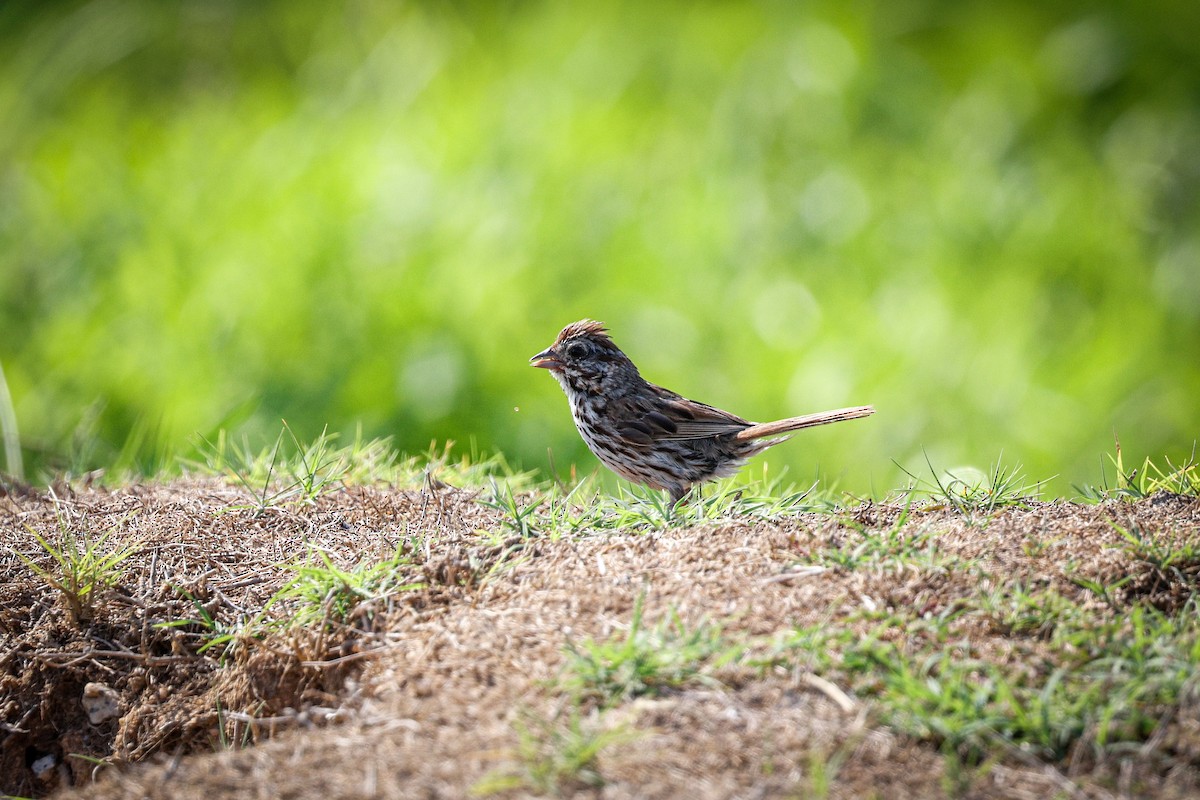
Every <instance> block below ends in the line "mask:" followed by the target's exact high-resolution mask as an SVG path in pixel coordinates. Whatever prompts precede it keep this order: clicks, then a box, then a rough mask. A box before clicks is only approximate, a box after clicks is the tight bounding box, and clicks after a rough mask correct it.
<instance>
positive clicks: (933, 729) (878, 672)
mask: <svg viewBox="0 0 1200 800" xmlns="http://www.w3.org/2000/svg"><path fill="white" fill-rule="evenodd" d="M1041 599H1043V600H1046V599H1047V595H1045V594H1043V595H1042V596H1041ZM1031 602H1032V598H1024V599H1017V600H1016V601H1015V603H1013V604H1012V605H1009V603H1008V601H1000V602H997V599H996V598H991V599H990V600H985V601H983V602H981V604H980V606H979V607H978V609H979V610H981V611H984V613H990V614H998V615H999V616H1000V618H1001V619H1008V620H1015V621H1016V624H1017V625H1018V626H1023V627H1024V628H1025V629H1026V630H1029V631H1036V632H1038V633H1039V634H1040V635H1041V636H1042V638H1043V639H1044V640H1045V642H1046V647H1047V648H1048V651H1047V652H1048V653H1049V656H1048V657H1046V658H1040V659H1038V660H1036V661H1030V660H1028V659H1027V658H1025V657H1024V656H1021V655H1020V654H1019V653H1017V654H1014V655H1013V656H1010V657H1009V658H1004V659H999V660H997V659H996V657H995V655H994V654H992V655H985V654H982V653H980V652H977V651H976V649H975V647H974V645H972V643H971V639H970V638H969V637H968V636H964V635H957V636H956V635H955V634H954V629H953V627H952V625H951V623H952V619H950V618H944V619H933V620H924V619H922V620H909V621H908V622H907V624H903V627H904V628H905V629H906V630H907V635H906V636H905V637H904V638H901V639H897V638H896V637H895V635H894V634H895V631H896V630H897V627H898V624H897V622H896V621H895V620H887V621H885V622H883V623H882V624H879V625H876V626H874V627H873V628H870V629H868V630H867V631H865V632H856V631H854V630H852V629H850V628H848V627H844V628H843V627H837V626H832V627H831V626H829V625H820V626H811V627H805V628H801V629H798V630H797V631H795V632H794V634H793V635H792V636H791V637H789V638H788V639H786V640H784V641H783V642H782V643H781V644H780V646H779V648H778V650H777V653H778V656H777V657H782V658H787V657H788V656H787V653H788V652H789V649H794V650H795V653H796V655H797V656H800V657H801V658H802V659H803V660H804V662H806V663H808V664H810V665H811V666H812V668H813V669H816V670H820V671H822V672H825V673H826V674H828V673H829V672H834V673H840V674H841V675H842V678H841V679H842V680H843V681H844V682H846V683H847V684H849V686H850V687H851V688H853V690H854V691H855V692H856V693H857V694H858V695H859V696H862V697H871V698H874V700H875V702H876V708H877V710H878V712H879V713H880V714H881V716H882V718H883V720H884V721H885V722H886V723H887V724H889V725H891V726H892V727H894V728H896V729H897V730H899V731H901V732H902V733H905V734H907V735H909V736H912V737H915V738H917V739H921V740H925V741H929V742H930V743H932V744H935V745H937V746H939V747H943V748H945V749H947V750H951V751H953V752H955V753H956V754H957V755H958V756H959V757H961V758H962V759H963V761H964V763H966V764H968V765H972V766H977V765H979V764H982V763H984V762H985V761H986V760H987V759H988V758H989V757H990V756H991V755H994V754H995V752H996V750H997V748H1000V749H1001V750H1006V749H1011V748H1015V749H1019V750H1020V751H1021V752H1024V753H1030V754H1035V755H1036V756H1037V757H1039V758H1045V759H1050V760H1061V759H1064V758H1067V757H1069V756H1070V755H1071V754H1072V753H1074V752H1076V751H1077V750H1078V749H1079V748H1084V749H1085V750H1088V751H1092V752H1094V753H1097V754H1104V753H1115V752H1118V751H1121V750H1122V748H1127V747H1128V746H1130V745H1135V746H1136V745H1140V744H1142V743H1145V742H1147V741H1149V740H1150V739H1151V738H1153V737H1155V736H1157V735H1161V734H1162V726H1163V725H1165V724H1169V723H1170V722H1171V721H1172V720H1174V719H1176V718H1181V717H1184V716H1186V715H1189V714H1195V713H1196V711H1197V709H1198V708H1200V693H1198V685H1197V682H1196V675H1197V674H1200V616H1198V615H1197V613H1196V600H1195V598H1193V599H1192V600H1191V601H1190V602H1189V603H1188V604H1187V607H1186V608H1184V609H1183V610H1182V611H1180V612H1179V613H1177V614H1166V613H1163V612H1160V611H1158V610H1156V609H1153V608H1148V607H1143V606H1134V607H1132V608H1131V609H1128V610H1127V611H1126V613H1123V614H1120V615H1111V616H1104V615H1100V616H1098V615H1097V613H1096V609H1094V608H1091V607H1089V606H1085V605H1081V604H1076V603H1072V602H1070V601H1068V600H1066V599H1060V600H1058V601H1055V602H1053V603H1052V605H1053V607H1054V610H1053V612H1050V613H1048V614H1046V615H1045V618H1043V619H1030V618H1029V617H1028V616H1027V611H1028V608H1029V606H1030V603H1031ZM1010 609H1013V610H1015V613H1014V612H1013V611H1012V610H1010ZM776 663H778V662H776Z"/></svg>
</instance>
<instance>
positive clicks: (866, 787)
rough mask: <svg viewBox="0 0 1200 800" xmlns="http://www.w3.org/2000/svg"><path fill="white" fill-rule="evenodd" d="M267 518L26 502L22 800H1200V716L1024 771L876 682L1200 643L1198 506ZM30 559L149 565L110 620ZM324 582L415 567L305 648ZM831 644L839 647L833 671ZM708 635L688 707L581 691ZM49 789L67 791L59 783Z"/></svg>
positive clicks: (363, 513)
mask: <svg viewBox="0 0 1200 800" xmlns="http://www.w3.org/2000/svg"><path fill="white" fill-rule="evenodd" d="M250 499H251V498H249V496H248V494H247V492H246V491H244V490H242V489H238V488H234V487H232V486H230V485H229V484H228V483H224V482H219V481H215V480H198V479H196V480H184V481H177V482H173V483H170V484H166V485H138V486H130V487H126V488H122V489H119V490H105V489H99V488H88V489H78V490H74V491H72V490H69V489H67V488H65V487H60V488H59V489H58V491H57V494H51V493H41V492H31V491H29V492H19V491H17V490H15V489H12V490H9V491H8V492H7V493H6V494H5V495H3V496H0V537H2V542H0V544H2V545H3V547H0V569H2V570H3V574H4V581H3V584H2V585H0V633H2V634H3V637H4V638H3V643H2V644H0V663H2V664H3V666H4V673H3V677H0V715H2V717H0V718H2V720H3V723H2V724H3V726H4V732H3V733H0V736H2V737H3V739H2V744H0V776H3V780H2V782H0V791H3V792H8V793H12V794H18V795H25V796H37V795H44V794H48V793H51V792H53V791H55V790H61V791H63V792H64V796H76V795H78V796H87V797H101V798H107V797H113V798H115V797H161V798H191V797H196V798H201V797H203V798H213V797H293V798H329V797H339V798H341V797H346V798H350V797H363V798H367V797H400V796H403V797H408V796H415V797H462V796H466V795H467V794H469V793H471V792H472V791H474V792H476V793H480V794H489V793H490V794H496V795H498V796H527V795H540V794H557V795H561V796H588V797H592V796H603V797H611V798H623V797H677V796H688V797H689V798H708V797H713V798H718V797H733V796H738V797H765V796H794V797H821V796H828V797H844V798H861V797H872V796H874V797H886V798H902V797H914V798H916V797H939V796H956V797H978V798H985V797H996V798H1000V797H1005V798H1008V797H1016V798H1020V797H1031V798H1039V800H1040V798H1050V797H1096V798H1101V797H1119V796H1141V797H1178V798H1182V797H1196V796H1200V703H1198V702H1197V699H1196V691H1195V687H1194V686H1192V687H1190V689H1189V688H1188V687H1184V690H1183V691H1182V692H1180V693H1179V695H1178V697H1175V698H1174V699H1173V700H1171V701H1170V702H1165V701H1164V702H1159V701H1154V702H1151V701H1149V700H1148V701H1147V704H1148V707H1149V708H1150V710H1152V711H1153V712H1155V713H1157V714H1159V715H1161V719H1160V722H1159V724H1157V725H1156V726H1154V727H1153V730H1151V731H1148V732H1147V734H1146V735H1145V736H1144V737H1142V739H1141V740H1140V741H1136V742H1133V743H1131V744H1128V745H1127V746H1107V745H1106V746H1102V747H1098V746H1096V737H1095V735H1094V733H1095V732H1094V731H1092V732H1087V731H1085V732H1083V733H1081V734H1080V735H1078V736H1077V737H1076V739H1075V740H1073V742H1074V743H1073V744H1072V745H1071V746H1068V747H1067V748H1066V749H1065V750H1064V751H1063V752H1062V753H1060V754H1057V755H1055V754H1047V753H1039V752H1035V751H1034V750H1031V749H1029V748H1019V747H1015V746H1004V745H1003V744H1002V743H997V745H996V747H995V748H994V749H993V750H992V751H990V752H988V753H986V754H985V757H983V758H981V757H980V756H979V753H978V751H977V750H972V749H971V747H969V746H968V744H965V743H962V742H956V741H954V740H952V738H950V737H946V736H938V735H922V734H920V733H919V732H916V731H914V730H909V729H906V728H905V726H904V725H903V724H900V723H897V722H896V718H894V717H892V716H890V713H891V712H890V711H889V706H888V704H887V700H886V696H887V695H886V691H885V689H884V687H883V678H880V677H877V676H875V675H874V674H873V673H871V672H870V671H866V672H864V671H862V670H856V669H855V668H854V666H853V662H852V660H851V659H852V658H853V657H856V656H855V654H856V653H858V652H859V650H858V649H856V648H858V647H859V644H861V642H865V641H871V642H878V643H879V644H880V645H881V646H882V645H889V644H890V645H894V646H895V647H896V648H898V652H911V653H916V654H919V653H928V652H945V653H947V654H950V656H953V657H957V654H958V653H960V652H961V653H963V654H964V655H963V657H964V658H966V657H968V656H969V657H970V658H972V659H979V660H980V661H981V662H986V663H988V664H992V665H995V666H996V667H997V668H998V669H1005V670H1010V671H1014V672H1013V674H1015V671H1019V670H1026V671H1027V672H1028V674H1029V676H1030V680H1034V679H1037V678H1038V677H1039V676H1041V677H1042V678H1044V677H1045V674H1046V670H1047V669H1049V668H1050V667H1052V666H1054V665H1055V664H1060V663H1067V662H1068V661H1070V659H1072V658H1075V655H1073V654H1072V651H1071V648H1072V647H1076V644H1077V643H1076V644H1068V645H1064V644H1063V642H1061V641H1059V640H1057V639H1056V638H1055V631H1054V627H1055V625H1056V624H1057V625H1058V627H1059V628H1063V627H1065V626H1066V623H1065V622H1061V621H1060V622H1057V623H1056V622H1055V621H1054V619H1050V620H1049V621H1046V620H1042V622H1041V623H1040V624H1041V625H1042V627H1040V628H1039V627H1038V626H1037V625H1034V624H1029V625H1027V624H1025V623H1024V622H1023V621H1022V620H1023V619H1024V618H1023V617H1021V616H1020V614H1018V613H1016V612H1013V611H1011V608H1010V607H1015V606H1012V604H1013V603H1015V602H1016V600H1015V599H1014V598H1015V597H1017V595H1016V594H1014V591H1015V588H1016V587H1023V588H1022V590H1023V591H1024V590H1029V591H1030V592H1033V593H1034V595H1035V597H1044V598H1050V597H1051V596H1053V598H1057V599H1058V600H1056V602H1057V601H1061V602H1063V603H1069V604H1070V608H1072V609H1074V610H1075V612H1077V613H1079V614H1082V615H1087V619H1089V620H1095V621H1097V624H1101V623H1102V624H1104V625H1109V626H1110V628H1109V629H1111V630H1117V629H1118V628H1120V626H1121V625H1123V624H1124V623H1123V620H1125V619H1126V618H1129V617H1130V616H1131V614H1132V611H1133V610H1134V609H1137V608H1146V609H1159V611H1156V612H1154V613H1159V614H1163V615H1167V616H1169V615H1172V614H1173V615H1176V616H1175V617H1172V618H1173V619H1175V618H1179V617H1180V615H1185V614H1191V613H1194V611H1195V605H1194V604H1195V600H1194V597H1195V594H1196V591H1197V585H1196V574H1197V569H1198V568H1200V567H1197V564H1200V561H1198V562H1197V564H1193V563H1192V562H1190V561H1187V560H1186V559H1184V560H1183V561H1176V562H1173V563H1170V564H1167V565H1166V566H1163V565H1162V564H1160V563H1157V562H1156V561H1155V554H1156V553H1158V552H1159V551H1155V550H1153V548H1152V547H1151V545H1153V544H1155V543H1157V544H1160V545H1163V546H1167V545H1170V546H1171V547H1175V546H1176V545H1178V546H1180V547H1182V546H1183V545H1184V544H1187V543H1196V542H1200V501H1197V500H1196V499H1194V498H1183V497H1178V496H1167V495H1161V496H1159V497H1156V498H1152V499H1149V500H1144V501H1140V502H1137V503H1117V502H1109V503H1104V504H1099V505H1076V504H1071V503H1035V504H1031V505H1030V506H1029V507H1025V508H1010V509H1006V510H1001V511H999V512H997V513H995V514H993V515H991V516H989V517H987V518H981V519H967V518H964V517H962V516H961V515H959V514H958V513H956V512H954V511H952V510H948V509H940V510H930V511H925V512H919V511H912V512H906V511H904V510H903V509H901V508H898V507H894V506H886V505H864V506H860V507H857V508H853V509H846V510H844V511H838V512H834V513H821V514H817V513H806V514H798V515H792V516H788V517H785V518H780V519H776V520H769V521H763V520H759V519H749V518H739V517H737V516H731V517H730V518H728V519H726V520H723V521H719V522H716V523H713V524H707V525H704V526H702V527H692V528H668V529H666V530H660V531H641V530H629V531H618V532H592V533H586V534H584V535H578V536H563V537H550V536H535V537H531V538H521V537H518V536H512V535H510V534H505V533H503V531H504V530H505V529H506V528H505V525H504V520H503V519H502V516H501V512H499V511H497V510H496V509H494V508H490V507H487V506H485V505H483V504H481V503H480V502H478V499H479V498H477V497H476V496H475V494H473V493H472V492H467V491H463V490H459V489H454V488H449V487H434V486H429V485H427V486H426V487H425V488H423V489H420V490H397V489H393V488H388V487H383V486H367V487H353V488H348V489H345V488H343V489H340V490H338V491H334V492H331V493H328V494H325V495H323V496H321V497H319V498H318V499H317V500H316V501H315V502H314V503H311V504H295V505H288V506H284V507H277V508H268V509H267V510H265V511H261V512H258V511H255V510H254V509H252V508H248V507H246V506H248V505H250V502H249V501H250ZM30 530H32V531H36V532H37V533H38V534H39V535H41V536H42V537H43V538H44V539H46V540H47V541H48V542H55V541H59V540H60V539H61V537H62V535H63V532H64V530H67V531H71V532H74V533H75V534H76V535H78V536H80V537H82V538H83V539H84V540H88V541H95V540H96V539H97V537H100V536H102V535H103V534H105V532H109V538H108V539H107V540H105V546H106V547H107V548H116V547H127V548H129V547H132V548H134V552H133V553H132V554H131V555H129V557H128V558H126V559H125V560H124V561H123V562H122V563H121V565H120V573H119V577H117V579H116V580H114V581H113V582H112V585H111V586H106V587H101V588H98V589H96V590H95V592H94V595H93V596H92V597H91V598H90V600H89V602H88V603H87V604H86V606H85V609H86V610H85V613H84V614H83V615H82V617H80V615H77V614H72V613H70V612H69V610H68V609H69V605H70V604H69V603H66V602H64V600H63V598H62V592H61V590H60V589H56V588H54V587H53V586H51V585H50V584H49V583H47V581H46V580H45V579H44V578H42V577H39V575H38V573H37V572H36V571H35V570H34V569H32V568H30V566H29V565H28V564H27V563H26V561H23V560H22V559H21V558H18V557H17V555H16V553H17V552H19V553H21V554H22V555H23V556H24V557H25V559H28V560H30V561H33V562H34V563H35V564H37V565H40V566H42V567H43V568H45V569H47V570H49V569H52V568H53V567H54V563H53V559H52V557H51V556H50V555H49V554H48V553H46V551H45V550H44V549H43V548H41V547H40V546H39V545H38V544H37V542H36V540H35V539H34V538H33V537H32V536H31V535H30ZM1122 531H1124V532H1125V533H1123V532H1122ZM1129 531H1136V532H1137V533H1138V535H1140V536H1142V537H1143V538H1144V539H1145V542H1146V545H1145V547H1143V548H1142V549H1140V550H1139V549H1137V548H1136V547H1134V546H1133V545H1131V543H1130V540H1129V537H1128V536H1127V535H1126V534H1128V532H1129ZM1176 549H1178V548H1176ZM1173 552H1174V551H1173ZM306 553H323V554H325V557H326V558H327V559H328V562H324V561H318V562H313V561H312V558H310V563H319V564H326V563H327V565H328V566H329V567H336V568H337V569H341V570H344V571H347V574H349V571H352V570H353V569H354V568H355V567H356V566H358V565H362V564H364V563H375V562H380V561H386V560H387V559H393V560H394V563H395V570H394V571H395V572H396V573H397V574H398V575H399V578H400V579H401V583H403V585H405V586H406V587H408V588H405V589H404V590H402V591H388V592H379V593H376V594H372V593H370V592H365V593H364V594H361V595H355V596H354V597H353V598H352V601H351V602H349V603H343V604H342V605H337V606H336V613H335V604H334V602H333V600H334V598H332V597H331V598H330V600H329V602H328V603H327V604H326V606H324V609H325V611H324V616H321V615H320V614H318V615H317V617H316V618H313V617H311V616H310V617H309V622H308V623H307V624H306V625H305V626H303V627H295V626H290V625H289V624H288V620H289V619H293V618H294V617H295V615H296V614H297V613H298V609H297V607H296V606H295V605H294V604H289V602H290V601H289V602H284V601H282V600H276V602H274V603H271V602H270V600H271V598H273V597H277V596H278V595H277V593H278V592H279V591H280V590H281V589H282V588H283V587H284V586H285V585H287V583H288V582H289V581H290V580H292V579H293V578H295V577H296V575H297V573H296V571H295V569H293V568H289V567H285V566H282V565H286V564H295V563H296V562H298V561H302V560H303V559H304V557H305V554H306ZM413 585H417V586H416V588H413ZM1038 593H1040V594H1038ZM1022 596H1024V595H1022ZM339 598H340V599H339V602H341V601H342V600H345V597H342V596H339ZM1017 599H1019V598H1017ZM639 602H640V603H641V607H642V608H643V610H644V618H643V619H642V621H641V623H640V625H637V624H635V621H636V618H635V614H634V610H635V606H637V605H638V604H639ZM1047 602H1048V601H1047ZM989 603H991V604H992V605H988V604H989ZM1189 603H1190V605H1189ZM1006 604H1007V605H1006ZM201 608H202V609H203V612H201ZM989 609H990V610H989ZM1022 613H1025V612H1022ZM1035 615H1036V609H1035ZM181 620H194V622H192V623H189V624H179V621H181ZM163 623H168V624H163ZM631 626H632V628H633V629H632V630H631ZM1047 626H1048V627H1047ZM1106 630H1108V629H1106ZM804 631H809V632H811V631H827V632H829V633H830V634H837V636H834V637H833V638H831V639H830V640H829V642H828V643H827V644H826V645H823V646H821V647H820V648H815V649H814V648H810V649H806V646H805V644H804V641H803V636H802V635H801V633H802V632H804ZM693 634H695V636H693V639H697V638H700V637H701V634H703V636H709V637H711V638H712V641H708V640H705V641H706V642H707V644H705V647H704V648H701V649H698V650H696V651H695V652H694V653H693V654H692V655H686V654H685V657H687V658H690V659H691V660H692V661H693V662H694V663H692V664H691V667H692V669H691V671H690V672H688V673H687V675H686V676H684V677H681V678H679V680H677V681H674V682H669V681H666V680H664V681H663V682H661V683H659V684H653V681H652V682H651V683H650V684H649V688H645V689H638V690H637V691H631V692H629V693H627V695H625V696H621V697H619V698H615V699H612V700H611V702H610V701H606V700H605V699H604V697H605V695H604V694H603V692H601V691H595V692H591V693H580V692H579V691H578V688H577V682H576V683H573V682H572V681H571V680H569V679H568V678H569V677H570V676H568V675H567V674H566V673H565V672H564V670H565V669H566V668H567V664H568V662H569V660H570V659H569V653H570V649H569V645H574V646H575V649H576V651H577V652H585V653H586V652H594V653H599V654H600V655H597V656H596V658H598V659H601V660H602V656H603V657H607V656H604V654H605V653H608V654H609V655H611V653H610V651H609V650H605V649H604V648H612V650H614V651H615V650H619V649H620V648H622V647H623V648H625V649H624V651H622V652H626V653H628V652H635V651H636V652H635V655H636V656H637V657H638V658H641V659H643V661H642V662H638V663H640V664H641V666H642V668H644V669H646V670H648V671H653V670H654V669H656V667H655V664H656V663H657V662H655V661H654V658H653V654H654V653H664V652H667V651H669V649H670V648H673V647H682V646H683V644H681V642H682V643H686V642H687V641H691V640H689V638H688V637H689V636H692V635H693ZM938 637H945V641H939V640H938ZM809 641H810V640H809ZM214 642H216V643H215V644H214ZM205 645H209V646H208V647H207V649H203V651H202V648H204V647H205ZM588 646H591V647H592V648H593V651H588V650H587V647H588ZM1195 647H1196V649H1197V650H1200V644H1197V645H1196V646H1195ZM639 648H641V649H639ZM1076 649H1077V648H1076ZM688 652H689V653H690V652H692V651H688ZM635 660H636V659H635ZM1072 663H1073V662H1072ZM635 666H636V665H635ZM650 677H651V678H655V677H656V676H655V675H653V674H651V675H650ZM658 677H661V676H658ZM89 683H98V684H103V685H104V686H106V687H108V688H109V689H111V690H112V691H113V692H115V693H116V695H117V696H118V697H119V714H118V715H117V716H115V717H112V718H110V719H106V720H102V721H99V722H95V723H93V722H91V721H89V719H88V716H87V714H86V712H85V709H84V707H83V705H82V704H81V698H82V696H83V695H84V688H85V686H87V685H88V684H89ZM639 685H640V684H639ZM572 687H575V688H572ZM94 691H96V690H93V693H94ZM1189 691H1190V692H1191V693H1190V694H1189ZM1155 703H1157V705H1156V704H1155ZM46 757H52V758H51V759H50V760H52V761H53V764H54V766H53V767H51V768H49V769H47V770H45V771H43V772H42V773H41V774H40V775H35V773H34V771H33V770H32V769H31V765H32V764H33V763H34V762H35V761H38V760H39V759H42V761H41V762H40V763H39V767H41V766H45V765H46V764H47V763H49V762H48V760H47V759H46ZM93 780H95V782H94V783H93ZM71 787H75V788H74V789H72V788H71Z"/></svg>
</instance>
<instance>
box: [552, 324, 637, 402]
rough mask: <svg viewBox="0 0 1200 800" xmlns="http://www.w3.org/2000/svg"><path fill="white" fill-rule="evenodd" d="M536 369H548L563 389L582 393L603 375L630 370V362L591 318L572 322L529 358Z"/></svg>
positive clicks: (595, 383)
mask: <svg viewBox="0 0 1200 800" xmlns="http://www.w3.org/2000/svg"><path fill="white" fill-rule="evenodd" d="M529 363H530V364H531V365H532V366H535V367H541V368H542V369H548V370H550V371H551V372H552V373H554V377H556V378H558V380H559V383H561V384H563V387H564V388H567V387H571V388H575V389H577V390H580V391H582V390H584V389H585V388H586V387H589V386H596V385H597V384H598V383H599V382H600V380H601V379H603V378H604V377H605V376H607V375H609V374H612V373H616V372H627V371H628V370H632V371H633V374H634V375H636V374H637V368H636V367H634V366H633V362H631V361H630V360H629V358H628V357H627V356H626V355H625V354H624V353H622V352H621V350H620V348H618V347H617V346H616V345H615V344H613V340H612V339H611V338H609V335H608V330H607V329H605V327H604V324H603V323H600V322H596V321H595V320H591V319H581V320H580V321H579V322H572V323H571V324H570V325H568V326H567V327H565V328H563V329H562V331H560V332H559V334H558V338H557V339H555V340H554V344H552V345H550V346H549V347H547V348H546V349H545V350H543V351H542V352H540V353H538V354H537V355H535V356H534V357H533V358H531V359H529Z"/></svg>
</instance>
